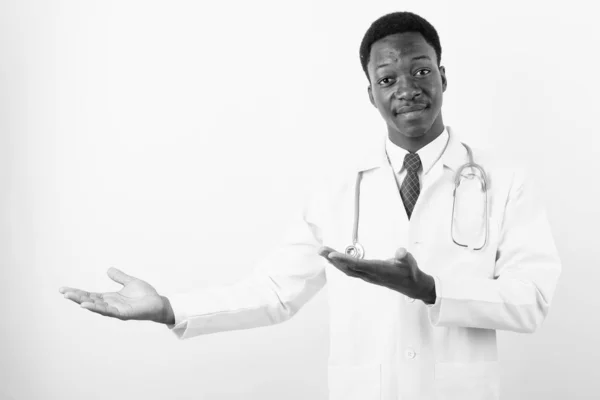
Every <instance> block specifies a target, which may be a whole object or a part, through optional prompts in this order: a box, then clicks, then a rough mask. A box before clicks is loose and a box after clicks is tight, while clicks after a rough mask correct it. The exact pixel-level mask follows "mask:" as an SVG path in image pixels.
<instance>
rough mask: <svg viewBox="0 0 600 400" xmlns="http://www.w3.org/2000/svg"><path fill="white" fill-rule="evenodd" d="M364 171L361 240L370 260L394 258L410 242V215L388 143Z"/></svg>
mask: <svg viewBox="0 0 600 400" xmlns="http://www.w3.org/2000/svg"><path fill="white" fill-rule="evenodd" d="M373 160H374V161H373ZM361 170H362V171H363V180H362V183H361V197H360V203H361V211H360V221H361V222H360V227H359V231H360V232H361V233H362V238H360V237H359V241H361V242H362V243H363V244H364V247H365V258H366V259H387V258H391V257H393V256H394V251H395V250H396V249H397V248H398V247H401V246H402V245H403V243H404V242H405V241H406V236H407V227H408V216H407V215H406V210H405V209H404V204H403V202H402V198H401V196H400V191H399V188H398V185H397V183H396V178H395V176H394V171H393V170H392V167H391V166H390V164H389V161H388V159H387V156H386V154H385V144H384V143H382V145H381V148H380V149H379V151H378V153H377V156H376V157H375V158H372V159H371V163H370V164H367V165H365V166H363V168H362V169H361Z"/></svg>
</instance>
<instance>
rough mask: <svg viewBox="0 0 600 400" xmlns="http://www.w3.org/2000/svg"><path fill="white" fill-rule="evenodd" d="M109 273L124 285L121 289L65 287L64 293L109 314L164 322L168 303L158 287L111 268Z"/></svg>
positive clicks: (62, 291)
mask: <svg viewBox="0 0 600 400" xmlns="http://www.w3.org/2000/svg"><path fill="white" fill-rule="evenodd" d="M107 273H108V276H109V277H110V278H111V279H112V280H114V281H115V282H118V283H120V284H122V285H123V288H122V289H121V290H119V291H118V292H106V293H90V292H86V291H84V290H80V289H75V288H70V287H61V288H60V289H59V292H60V293H63V294H64V297H65V298H66V299H69V300H72V301H74V302H75V303H78V304H80V305H81V307H82V308H85V309H87V310H90V311H92V312H95V313H98V314H101V315H105V316H107V317H113V318H118V319H121V320H130V319H133V320H147V321H154V322H161V323H164V322H165V321H164V319H165V304H164V299H163V297H161V296H160V295H159V294H158V292H157V291H156V289H154V287H152V286H151V285H150V284H148V283H147V282H144V281H143V280H141V279H137V278H134V277H132V276H129V275H127V274H125V273H124V272H122V271H120V270H118V269H116V268H110V269H109V270H108V272H107Z"/></svg>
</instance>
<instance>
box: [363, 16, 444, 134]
mask: <svg viewBox="0 0 600 400" xmlns="http://www.w3.org/2000/svg"><path fill="white" fill-rule="evenodd" d="M441 56H442V49H441V45H440V40H439V37H438V34H437V32H436V30H435V28H434V27H433V26H432V25H431V24H430V23H429V22H427V21H426V20H424V19H423V18H421V17H419V16H418V15H415V14H412V13H409V12H398V13H392V14H388V15H385V16H383V17H381V18H379V19H378V20H377V21H375V22H373V24H372V25H371V27H370V28H369V29H368V30H367V32H366V33H365V36H364V38H363V40H362V43H361V46H360V60H361V64H362V67H363V70H364V71H365V74H366V75H367V79H368V80H369V87H368V92H369V99H370V100H371V103H372V104H373V105H374V106H375V107H376V108H377V109H378V110H379V112H380V114H381V116H382V117H383V119H384V120H385V121H386V123H387V125H388V133H389V136H390V139H392V141H394V142H396V143H397V144H401V143H399V142H404V144H406V143H410V142H411V141H412V142H415V141H416V142H419V143H420V144H421V145H425V144H427V143H429V142H430V141H431V140H433V139H435V137H437V136H438V135H439V134H440V133H441V132H442V131H443V129H444V124H443V121H442V114H441V107H442V100H443V92H444V91H445V90H446V85H447V82H446V75H445V70H444V67H442V66H441V65H440V61H441Z"/></svg>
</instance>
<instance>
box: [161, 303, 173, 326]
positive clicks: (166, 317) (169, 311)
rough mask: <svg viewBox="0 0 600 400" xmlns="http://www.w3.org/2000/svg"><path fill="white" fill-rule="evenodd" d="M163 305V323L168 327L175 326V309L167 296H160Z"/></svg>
mask: <svg viewBox="0 0 600 400" xmlns="http://www.w3.org/2000/svg"><path fill="white" fill-rule="evenodd" d="M160 298H161V299H162V303H163V318H162V321H161V322H162V323H163V324H166V325H175V313H174V312H173V307H171V302H170V301H169V299H168V298H166V297H165V296H160Z"/></svg>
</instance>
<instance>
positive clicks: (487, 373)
mask: <svg viewBox="0 0 600 400" xmlns="http://www.w3.org/2000/svg"><path fill="white" fill-rule="evenodd" d="M499 377H500V366H499V363H498V362H497V361H480V362H473V363H453V362H447V363H437V364H436V365H435V400H496V399H499V398H500V383H499Z"/></svg>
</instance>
